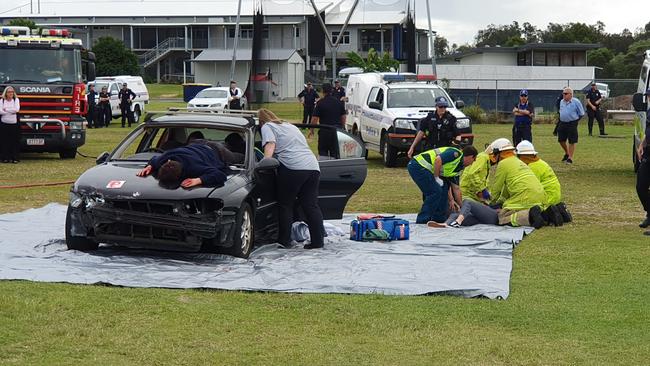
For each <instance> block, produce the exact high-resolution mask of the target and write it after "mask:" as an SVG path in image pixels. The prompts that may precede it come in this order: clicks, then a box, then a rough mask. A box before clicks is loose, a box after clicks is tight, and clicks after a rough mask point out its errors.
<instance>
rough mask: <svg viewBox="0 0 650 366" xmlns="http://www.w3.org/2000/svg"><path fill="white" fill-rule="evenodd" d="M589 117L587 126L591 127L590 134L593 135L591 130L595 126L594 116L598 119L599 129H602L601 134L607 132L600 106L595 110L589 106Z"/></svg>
mask: <svg viewBox="0 0 650 366" xmlns="http://www.w3.org/2000/svg"><path fill="white" fill-rule="evenodd" d="M587 117H588V118H589V119H588V120H587V127H589V134H590V135H591V131H592V130H593V128H594V118H596V120H597V121H598V129H599V130H600V134H601V135H602V134H604V133H605V121H603V114H602V113H600V108H598V109H596V110H595V111H594V110H593V109H591V108H589V107H587Z"/></svg>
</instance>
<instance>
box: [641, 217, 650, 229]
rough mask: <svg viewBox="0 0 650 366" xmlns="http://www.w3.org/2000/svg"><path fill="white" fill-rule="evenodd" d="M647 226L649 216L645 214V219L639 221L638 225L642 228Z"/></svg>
mask: <svg viewBox="0 0 650 366" xmlns="http://www.w3.org/2000/svg"><path fill="white" fill-rule="evenodd" d="M648 226H650V216H646V218H645V220H643V221H641V223H640V224H639V227H642V228H644V229H645V228H647V227H648Z"/></svg>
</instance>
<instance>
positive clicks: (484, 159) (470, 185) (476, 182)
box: [460, 152, 490, 201]
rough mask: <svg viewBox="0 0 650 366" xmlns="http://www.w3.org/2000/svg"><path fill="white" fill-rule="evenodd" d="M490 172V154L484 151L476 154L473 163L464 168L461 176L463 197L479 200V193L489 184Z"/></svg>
mask: <svg viewBox="0 0 650 366" xmlns="http://www.w3.org/2000/svg"><path fill="white" fill-rule="evenodd" d="M489 173H490V156H489V155H488V154H486V153H484V152H480V153H478V155H476V160H475V161H474V162H473V163H472V165H470V166H468V167H466V168H465V170H463V174H462V175H461V176H460V191H461V193H462V194H463V198H467V199H471V200H474V201H478V197H477V196H476V195H477V193H479V192H482V191H483V190H484V189H486V188H487V186H488V174H489Z"/></svg>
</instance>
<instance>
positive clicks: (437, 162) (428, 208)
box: [407, 145, 478, 224]
mask: <svg viewBox="0 0 650 366" xmlns="http://www.w3.org/2000/svg"><path fill="white" fill-rule="evenodd" d="M477 154H478V151H476V149H475V148H474V147H473V146H471V145H470V146H465V147H464V148H463V150H462V151H461V150H459V149H458V148H455V147H441V148H438V149H431V150H428V151H425V152H423V153H421V154H419V155H416V156H415V157H413V159H411V161H410V162H409V163H408V167H407V169H408V172H409V174H410V175H411V178H412V179H413V181H414V182H415V184H417V186H418V188H420V190H421V191H422V195H423V196H424V202H423V203H422V208H421V209H420V213H418V217H417V219H416V221H415V222H416V223H418V224H426V223H427V222H429V221H439V222H442V221H444V220H445V218H447V210H448V209H450V211H456V210H457V209H458V208H459V207H460V203H461V201H462V197H461V193H460V189H459V187H458V176H459V174H460V172H461V171H462V170H463V168H464V167H466V166H469V165H471V164H472V163H473V162H474V160H475V159H476V155H477ZM452 208H455V209H452Z"/></svg>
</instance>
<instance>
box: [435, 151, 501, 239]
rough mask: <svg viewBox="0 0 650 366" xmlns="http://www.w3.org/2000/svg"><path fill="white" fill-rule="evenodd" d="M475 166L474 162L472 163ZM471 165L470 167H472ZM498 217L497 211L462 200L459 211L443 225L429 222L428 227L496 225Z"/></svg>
mask: <svg viewBox="0 0 650 366" xmlns="http://www.w3.org/2000/svg"><path fill="white" fill-rule="evenodd" d="M474 164H476V162H475V163H474ZM474 164H472V165H474ZM498 223H499V216H498V213H497V210H495V209H493V208H492V207H490V206H488V205H484V204H482V203H481V202H477V201H473V200H469V199H464V200H463V204H462V205H461V206H460V211H458V212H452V213H451V215H449V218H448V219H447V221H445V222H444V223H441V222H435V221H429V222H427V225H428V226H429V227H454V228H459V227H461V226H473V225H478V224H488V225H497V224H498Z"/></svg>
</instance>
